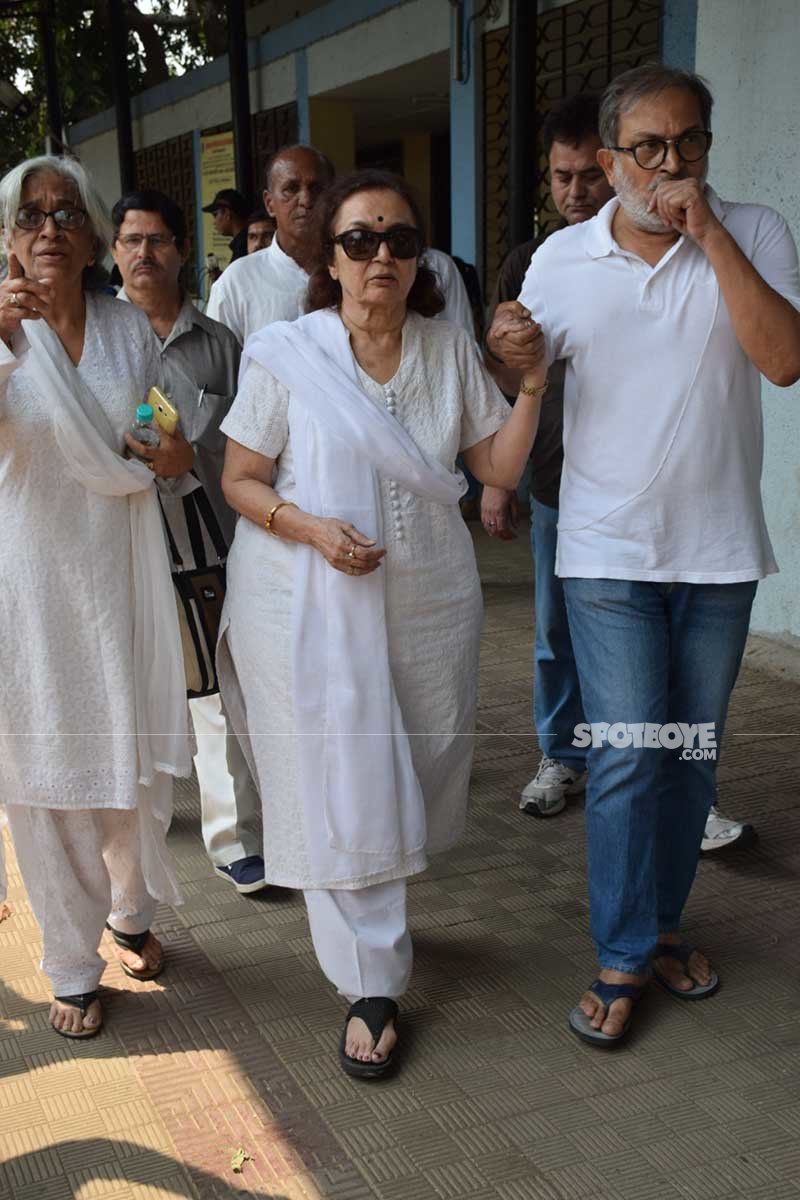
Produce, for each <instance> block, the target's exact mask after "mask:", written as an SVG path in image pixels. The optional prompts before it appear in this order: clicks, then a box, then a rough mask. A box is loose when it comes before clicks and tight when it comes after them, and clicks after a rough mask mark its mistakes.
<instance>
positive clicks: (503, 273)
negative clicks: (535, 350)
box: [486, 238, 566, 508]
mask: <svg viewBox="0 0 800 1200" xmlns="http://www.w3.org/2000/svg"><path fill="white" fill-rule="evenodd" d="M543 240H544V239H543V238H535V239H533V240H532V241H530V242H523V243H522V245H520V246H516V247H515V248H514V249H513V250H512V251H511V253H510V254H509V255H508V257H507V258H506V260H505V262H504V263H503V265H502V267H501V268H500V274H499V275H498V276H497V283H496V284H495V289H494V294H493V296H492V301H491V305H490V309H489V317H488V320H487V325H486V327H487V329H488V328H489V326H490V325H491V323H492V318H493V317H494V310H495V309H496V308H497V305H498V304H501V303H503V302H504V301H506V300H517V299H518V298H519V294H520V292H521V291H522V281H523V279H524V278H525V272H526V271H527V270H528V266H529V265H530V261H531V257H532V255H533V253H534V251H535V250H538V248H539V246H540V245H541V243H542V241H543ZM533 317H534V319H535V318H536V313H534V314H533ZM565 370H566V367H565V364H564V362H563V361H559V362H554V363H552V365H551V367H550V370H549V371H548V380H549V385H550V386H549V387H548V389H547V392H546V394H545V397H544V400H543V401H542V412H541V416H540V417H539V429H538V432H537V434H536V441H535V442H534V443H533V449H532V450H531V493H532V495H533V497H534V499H535V500H538V501H539V503H540V504H547V505H549V507H550V508H558V490H559V487H560V486H561V466H562V463H563V461H564V448H563V445H562V430H563V425H564V375H565ZM509 399H510V400H511V401H512V403H513V400H514V399H516V397H509Z"/></svg>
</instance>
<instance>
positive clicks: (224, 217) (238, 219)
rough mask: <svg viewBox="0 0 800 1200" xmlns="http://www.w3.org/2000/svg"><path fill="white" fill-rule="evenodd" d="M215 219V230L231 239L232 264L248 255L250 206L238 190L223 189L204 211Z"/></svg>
mask: <svg viewBox="0 0 800 1200" xmlns="http://www.w3.org/2000/svg"><path fill="white" fill-rule="evenodd" d="M203 212H205V213H211V214H212V216H213V217H214V229H215V230H216V231H217V233H218V234H220V236H221V237H229V238H230V239H231V241H230V242H229V246H230V251H231V258H230V261H231V262H235V261H236V259H237V258H244V256H245V254H247V214H248V213H249V212H250V205H249V204H248V203H247V201H246V200H245V198H244V196H243V195H242V193H241V192H237V191H236V188H223V189H222V191H221V192H217V194H216V196H215V197H214V199H213V200H212V201H211V203H210V204H207V205H206V207H205V208H204V209H203Z"/></svg>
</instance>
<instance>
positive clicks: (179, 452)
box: [125, 426, 194, 479]
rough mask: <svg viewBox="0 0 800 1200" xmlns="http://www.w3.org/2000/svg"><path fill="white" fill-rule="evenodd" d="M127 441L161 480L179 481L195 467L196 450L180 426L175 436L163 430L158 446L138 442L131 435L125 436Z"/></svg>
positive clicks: (177, 427) (176, 428) (176, 429)
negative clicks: (180, 477)
mask: <svg viewBox="0 0 800 1200" xmlns="http://www.w3.org/2000/svg"><path fill="white" fill-rule="evenodd" d="M125 441H126V443H127V445H128V446H129V447H130V449H131V450H133V452H134V454H136V456H137V457H138V458H141V459H143V460H144V462H145V464H146V465H147V466H148V467H149V468H150V470H151V471H152V472H153V474H154V475H158V476H159V478H161V479H177V478H178V477H179V476H181V475H185V474H186V472H187V471H191V469H192V467H193V466H194V449H193V448H192V444H191V442H187V440H186V438H185V437H184V436H183V434H182V433H181V431H180V426H176V427H175V432H174V434H169V433H164V431H163V430H162V431H161V441H160V442H159V444H158V445H157V446H148V445H146V444H145V443H144V442H137V440H136V438H135V437H133V435H132V434H130V433H126V434H125Z"/></svg>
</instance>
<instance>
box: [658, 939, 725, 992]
mask: <svg viewBox="0 0 800 1200" xmlns="http://www.w3.org/2000/svg"><path fill="white" fill-rule="evenodd" d="M658 940H659V942H661V943H663V944H665V945H668V946H679V945H680V944H681V940H682V939H681V935H680V934H679V933H660V934H659V935H658ZM653 966H654V967H655V969H656V970H657V971H658V973H659V975H662V976H663V977H664V978H665V979H666V980H667V982H668V983H669V985H670V986H671V987H673V988H675V989H676V990H677V991H679V992H690V991H691V990H692V988H693V987H696V986H698V985H699V986H700V987H707V986H708V985H709V984H710V983H711V980H712V978H713V971H712V970H711V964H710V963H709V961H708V959H707V958H706V956H705V955H704V954H701V953H700V951H699V950H692V953H691V954H690V955H689V959H688V962H687V963H686V964H685V965H684V964H683V963H682V962H681V961H680V959H677V958H673V957H672V955H661V954H659V955H656V956H655V957H654V959H653Z"/></svg>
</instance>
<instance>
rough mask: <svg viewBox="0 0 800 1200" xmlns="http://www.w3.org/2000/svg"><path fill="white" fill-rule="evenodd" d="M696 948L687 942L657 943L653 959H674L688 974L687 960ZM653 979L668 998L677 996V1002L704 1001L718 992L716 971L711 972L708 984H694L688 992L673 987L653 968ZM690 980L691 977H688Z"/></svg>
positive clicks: (718, 983)
mask: <svg viewBox="0 0 800 1200" xmlns="http://www.w3.org/2000/svg"><path fill="white" fill-rule="evenodd" d="M696 948H697V947H696V946H690V945H689V943H688V942H678V943H677V944H676V943H674V942H659V943H658V945H657V946H656V948H655V950H654V951H653V958H676V959H677V960H678V962H679V963H680V964H681V966H682V967H683V968H684V970H685V971H686V974H687V975H688V974H689V959H690V958H691V957H692V955H693V954H694V952H695V950H696ZM653 978H654V979H655V980H657V982H658V983H660V984H661V986H662V987H663V989H664V991H665V992H669V994H670V996H677V998H678V999H679V1000H706V999H707V998H708V997H709V996H713V995H714V993H715V992H718V991H719V985H720V978H719V975H718V974H717V972H716V971H713V970H712V972H711V978H710V980H709V981H708V983H695V985H694V987H691V988H689V989H688V991H681V989H680V988H676V987H673V985H672V984H671V983H670V981H669V980H668V979H667V977H666V975H662V974H661V972H660V971H658V970H657V969H656V968H655V967H653ZM689 978H690V979H691V975H689Z"/></svg>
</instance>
